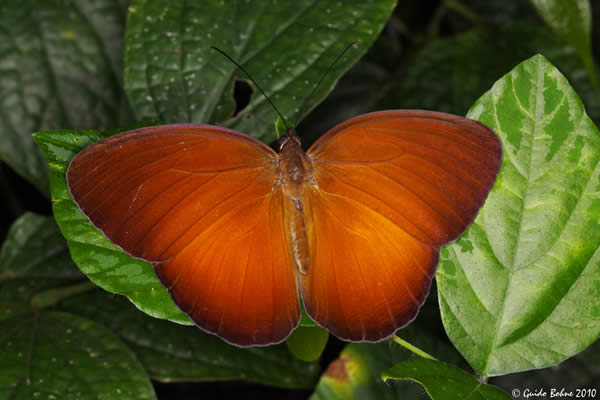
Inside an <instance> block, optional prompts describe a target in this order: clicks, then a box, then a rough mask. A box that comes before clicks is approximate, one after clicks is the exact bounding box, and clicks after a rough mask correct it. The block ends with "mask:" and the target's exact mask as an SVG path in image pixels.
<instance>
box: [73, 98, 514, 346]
mask: <svg viewBox="0 0 600 400" xmlns="http://www.w3.org/2000/svg"><path fill="white" fill-rule="evenodd" d="M501 157H502V151H501V146H500V142H499V140H498V138H497V137H496V135H495V134H494V133H493V132H492V131H491V130H490V129H489V128H487V127H485V126H484V125H482V124H480V123H477V122H475V121H471V120H468V119H465V118H462V117H458V116H454V115H449V114H443V113H436V112H430V111H418V110H394V111H384V112H378V113H372V114H366V115H363V116H360V117H357V118H354V119H351V120H349V121H346V122H344V123H342V124H340V125H338V126H337V127H335V128H333V129H332V130H330V131H329V132H328V133H326V134H325V135H323V136H322V137H321V138H320V139H319V140H317V141H316V142H315V143H314V144H313V145H312V146H311V147H310V149H309V150H308V151H307V152H304V151H303V150H302V147H301V145H300V140H299V138H297V137H295V136H294V135H292V134H288V135H286V137H285V138H284V139H283V140H282V142H281V148H280V152H279V153H275V152H274V151H273V150H272V149H271V148H269V147H267V146H266V145H264V144H263V143H261V142H259V141H257V140H256V139H253V138H251V137H249V136H246V135H244V134H242V133H239V132H235V131H232V130H229V129H225V128H220V127H216V126H210V125H191V124H182V125H164V126H155V127H148V128H142V129H137V130H134V131H129V132H125V133H122V134H119V135H116V136H112V137H109V138H106V139H104V140H102V141H100V142H98V143H96V144H94V145H92V146H89V147H88V148H86V149H85V150H84V151H82V152H81V153H80V154H78V155H77V156H76V157H75V158H74V159H73V160H72V161H71V163H70V165H69V168H68V170H67V184H68V187H69V190H70V192H71V196H72V197H73V200H74V201H75V203H76V204H77V205H78V206H79V208H80V209H81V211H82V212H83V214H84V215H86V216H87V217H88V219H89V220H90V222H91V223H92V224H93V225H94V226H96V227H97V228H98V229H100V230H101V231H102V232H103V233H104V235H105V236H106V237H107V238H108V239H109V240H110V241H111V242H112V243H114V244H115V245H117V246H119V247H120V248H122V249H123V250H124V251H126V252H127V253H128V254H130V255H132V256H133V257H136V258H141V259H143V260H146V261H149V262H150V263H152V265H153V267H154V271H155V273H156V275H157V277H158V279H159V280H160V282H161V283H162V284H163V285H164V286H165V288H166V289H167V290H168V291H169V293H170V294H171V297H172V298H173V300H174V302H175V303H176V304H177V305H178V306H179V307H180V308H181V309H182V310H183V311H184V312H185V313H186V314H187V315H188V316H189V317H190V318H191V319H192V320H193V321H194V322H195V323H196V324H197V325H198V326H199V327H201V328H202V329H204V330H205V331H207V332H210V333H213V334H216V335H218V336H220V337H221V338H223V339H224V340H226V341H228V342H230V343H233V344H236V345H239V346H250V345H267V344H271V343H278V342H281V341H282V340H284V339H285V338H286V337H287V336H288V335H289V334H290V332H291V331H292V330H293V329H294V328H295V327H296V326H297V325H298V323H299V321H300V316H301V311H300V303H299V302H300V301H303V303H304V306H305V309H306V312H307V313H308V315H309V316H310V317H311V318H312V319H313V320H314V321H315V322H316V323H318V324H319V325H321V326H323V327H325V328H326V329H328V330H329V331H330V332H332V333H333V334H334V335H336V336H338V337H340V338H342V339H346V340H352V341H378V340H381V339H384V338H386V337H388V336H389V335H391V334H392V333H393V332H394V331H395V330H396V329H398V328H399V327H402V326H404V325H406V324H407V323H408V322H410V321H411V320H412V319H413V318H414V317H415V316H416V314H417V312H418V310H419V308H420V307H421V305H422V304H423V301H424V299H425V297H426V295H427V293H428V291H429V287H430V284H431V279H432V277H433V275H434V273H435V268H436V266H437V262H438V255H439V248H440V246H442V245H444V244H445V243H448V242H449V241H451V240H455V239H456V238H457V237H458V236H459V235H460V234H461V233H462V232H464V230H465V229H466V228H467V226H468V225H469V224H471V223H472V221H473V220H474V218H475V216H476V215H477V211H478V210H479V208H480V207H481V205H482V204H483V202H484V200H485V198H486V196H487V194H488V192H489V190H490V189H491V187H492V185H493V183H494V181H495V178H496V175H497V173H498V170H499V168H500V162H501Z"/></svg>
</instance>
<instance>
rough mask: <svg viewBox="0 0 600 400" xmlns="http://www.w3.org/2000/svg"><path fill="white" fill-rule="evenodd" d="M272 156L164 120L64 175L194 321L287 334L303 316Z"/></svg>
mask: <svg viewBox="0 0 600 400" xmlns="http://www.w3.org/2000/svg"><path fill="white" fill-rule="evenodd" d="M276 163H277V155H276V154H275V153H274V152H273V151H272V150H271V149H270V148H268V147H267V146H265V145H264V144H262V143H260V142H259V141H257V140H255V139H252V138H250V137H248V136H246V135H243V134H240V133H237V132H234V131H230V130H227V129H223V128H218V127H213V126H206V125H168V126H157V127H151V128H143V129H139V130H135V131H131V132H128V133H124V134H120V135H117V136H113V137H110V138H107V139H105V140H103V141H101V142H99V143H97V144H95V145H92V146H90V147H88V148H86V149H85V150H84V151H83V152H81V153H80V154H78V155H77V156H76V157H75V158H74V159H73V161H72V162H71V164H70V166H69V169H68V171H67V182H68V186H69V189H70V191H71V195H72V197H73V200H74V201H75V202H76V203H77V204H78V206H79V207H80V209H81V210H82V212H83V213H84V214H85V215H86V216H87V217H88V218H89V219H90V221H91V222H92V223H93V224H94V225H95V226H96V227H97V228H99V229H100V230H101V231H102V232H103V233H104V234H105V235H106V237H107V238H108V239H109V240H110V241H111V242H113V243H114V244H116V245H117V246H119V247H121V248H122V249H123V250H125V251H126V252H127V253H129V254H130V255H132V256H134V257H137V258H141V259H144V260H146V261H149V262H152V263H153V265H154V269H155V272H156V274H157V276H158V277H159V279H160V281H161V282H162V283H163V285H164V286H165V287H166V288H167V289H168V290H169V292H170V293H171V296H172V297H173V299H174V300H175V302H176V304H177V305H178V306H179V307H180V308H181V309H182V310H183V311H184V312H185V313H187V314H188V315H189V316H190V317H191V319H192V320H193V321H194V322H195V323H196V324H197V325H198V326H200V327H201V328H203V329H205V330H206V331H208V332H211V333H215V334H217V335H219V336H221V337H222V338H224V339H225V340H227V341H228V342H231V343H234V344H238V345H244V346H245V345H265V344H270V343H274V342H280V341H282V340H283V339H285V337H287V336H288V335H289V333H290V332H291V330H292V329H293V328H294V327H295V326H296V325H297V324H298V321H299V317H300V309H299V304H298V298H297V289H296V281H295V275H294V269H293V267H292V265H291V261H290V258H289V254H288V252H287V245H286V239H285V233H284V225H283V196H282V193H281V190H276V189H275V188H274V182H275V181H276V179H277V176H276Z"/></svg>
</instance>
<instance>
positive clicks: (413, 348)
mask: <svg viewBox="0 0 600 400" xmlns="http://www.w3.org/2000/svg"><path fill="white" fill-rule="evenodd" d="M392 338H393V339H394V342H396V343H398V344H399V345H400V346H402V347H404V348H405V349H408V350H410V351H412V352H413V353H415V354H416V355H418V356H420V357H422V358H426V359H428V360H434V361H437V359H436V358H435V357H434V356H432V355H430V354H428V353H426V352H424V351H423V350H421V349H419V348H418V347H417V346H413V345H412V344H410V343H408V342H407V341H406V340H404V339H402V338H401V337H399V336H398V335H394V336H392Z"/></svg>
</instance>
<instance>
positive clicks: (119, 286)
mask: <svg viewBox="0 0 600 400" xmlns="http://www.w3.org/2000/svg"><path fill="white" fill-rule="evenodd" d="M103 137H104V136H103V135H102V134H101V133H100V132H98V131H92V130H90V131H66V130H65V131H45V132H40V133H37V134H35V135H34V138H35V140H36V142H37V143H38V145H39V146H40V148H41V149H42V151H43V153H44V155H45V156H46V159H47V161H48V164H49V165H50V188H51V194H52V210H53V212H54V217H55V219H56V222H57V223H58V226H59V227H60V230H61V232H62V234H63V235H64V236H65V238H66V239H67V243H68V245H69V249H70V251H71V256H72V257H73V260H74V261H75V263H76V264H77V266H78V267H79V269H81V271H82V272H83V273H84V274H86V275H87V276H88V278H90V280H91V281H92V282H94V283H95V284H96V285H98V286H100V287H102V288H103V289H105V290H108V291H109V292H112V293H118V294H124V295H126V296H127V297H129V298H130V299H131V301H133V302H134V303H135V304H136V305H137V306H138V307H139V308H140V309H141V310H142V311H144V312H146V313H148V314H150V315H152V316H154V317H157V318H166V319H169V320H171V321H175V322H179V323H183V324H189V325H191V324H192V322H191V321H190V320H189V318H188V317H187V316H186V315H185V314H184V313H182V312H181V311H180V310H179V309H178V308H177V306H176V305H175V303H173V301H172V300H171V298H170V297H169V294H168V292H167V291H166V290H165V289H164V287H163V286H162V285H161V284H160V282H159V281H158V279H157V278H156V275H155V274H154V271H153V270H152V266H151V265H150V264H148V263H146V262H143V261H141V260H138V259H134V258H131V257H130V256H128V255H127V254H125V253H124V252H123V251H121V249H119V248H118V247H117V246H115V245H113V244H112V243H110V242H109V241H108V239H106V238H105V237H104V235H103V234H102V233H101V232H100V231H98V230H97V229H96V228H95V227H94V226H93V225H92V224H90V222H89V220H88V219H87V217H85V216H84V215H83V214H82V213H81V211H80V210H79V208H78V207H77V205H76V204H75V203H73V200H72V199H71V195H70V193H69V189H68V188H67V182H66V178H65V173H66V170H67V168H68V166H69V162H70V161H71V159H72V158H73V157H74V156H75V155H76V154H77V153H79V152H80V151H81V150H83V149H84V148H85V147H87V146H88V145H90V144H92V143H95V142H97V141H99V140H100V139H102V138H103Z"/></svg>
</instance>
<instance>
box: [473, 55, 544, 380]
mask: <svg viewBox="0 0 600 400" xmlns="http://www.w3.org/2000/svg"><path fill="white" fill-rule="evenodd" d="M536 64H537V71H536V72H537V77H536V78H537V82H536V93H535V98H534V100H535V120H534V127H533V135H532V136H533V137H532V143H531V148H530V151H529V160H528V165H527V186H526V188H525V193H524V194H523V199H522V206H521V212H520V214H519V230H518V231H517V243H516V245H515V248H514V250H513V253H512V260H511V268H507V270H508V278H507V283H506V289H505V292H504V297H503V299H502V306H501V308H500V313H499V316H498V319H497V321H496V326H495V329H494V338H493V340H492V343H491V345H490V349H489V352H488V356H487V358H486V360H485V365H484V368H483V373H484V374H485V375H487V373H488V369H489V366H490V361H491V359H492V356H493V354H494V350H496V348H497V347H496V346H497V344H498V333H499V332H500V327H501V326H502V322H503V321H504V316H505V309H506V304H507V299H508V298H509V296H510V292H511V287H512V279H513V277H514V274H515V270H514V267H515V265H514V263H515V259H516V256H517V253H518V250H519V243H520V242H521V233H522V230H523V229H522V228H523V212H524V209H525V204H526V202H527V197H528V195H529V189H530V185H529V183H530V179H529V178H530V176H531V159H532V158H533V153H534V151H533V147H534V145H535V138H536V137H537V136H538V133H539V130H540V129H541V127H542V124H541V122H540V123H539V124H538V123H537V122H538V121H543V120H544V118H543V116H544V85H543V84H544V71H543V63H542V62H541V61H540V58H539V56H538V58H537V60H536ZM505 267H506V266H505Z"/></svg>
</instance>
